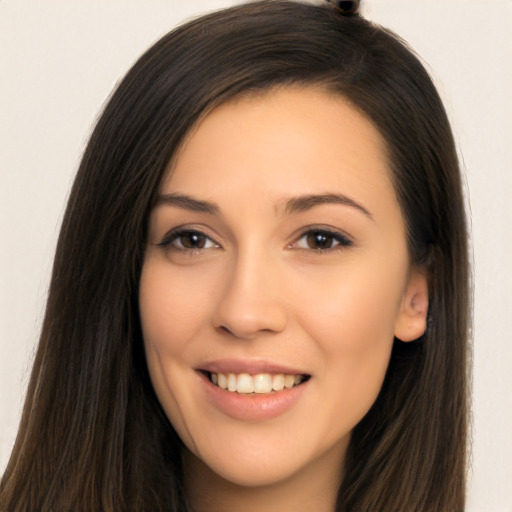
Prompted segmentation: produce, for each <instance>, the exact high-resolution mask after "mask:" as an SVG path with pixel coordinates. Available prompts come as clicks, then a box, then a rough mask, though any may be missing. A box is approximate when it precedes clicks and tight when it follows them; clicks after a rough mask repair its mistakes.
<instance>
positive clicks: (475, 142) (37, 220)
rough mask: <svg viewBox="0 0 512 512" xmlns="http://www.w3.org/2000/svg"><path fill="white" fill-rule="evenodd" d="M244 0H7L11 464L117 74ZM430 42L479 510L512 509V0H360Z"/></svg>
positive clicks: (420, 42) (4, 274) (2, 29)
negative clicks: (69, 222) (445, 154)
mask: <svg viewBox="0 0 512 512" xmlns="http://www.w3.org/2000/svg"><path fill="white" fill-rule="evenodd" d="M234 3H236V2H235V1H234V0H187V1H184V0H183V1H175V0H165V1H163V0H152V2H145V1H143V0H117V1H106V2H99V1H98V0H69V1H66V2H59V1H41V0H0V235H1V245H0V301H1V302H0V322H1V324H0V327H1V329H0V333H1V334H0V473H1V472H3V470H4V468H5V465H6V464H7V460H8V457H9V453H10V450H11V448H12V445H13V442H14V438H15V435H16V430H17V425H18V421H19V418H20V413H21V408H22V404H23V396H24V393H25V389H26V385H27V381H28V377H29V372H30V366H31V362H32V358H33V354H34V350H35V346H36V343H37V339H38V332H39V329H40V326H41V321H42V316H43V311H44V303H45V297H46V291H47V287H48V281H49V277H50V271H51V264H52V258H53V251H54V248H55V243H56V239H57V235H58V230H59V224H60V221H61V218H62V212H63V208H64V205H65V201H66V197H67V194H68V191H69V187H70V184H71V181H72V178H73V175H74V173H75V171H76V169H77V166H78V163H79V159H80V156H81V153H82V151H83V149H84V146H85V143H86V140H87V138H88V135H89V133H90V131H91V128H92V125H93V123H94V121H95V118H96V116H97V114H98V112H99V111H100V109H101V107H102V105H103V103H104V101H105V100H106V98H107V97H108V95H109V93H110V91H111V90H112V88H113V87H114V85H115V84H116V82H117V81H118V80H119V79H120V78H121V77H122V76H123V74H124V73H125V72H126V71H127V70H128V68H129V67H130V65H131V64H132V63H133V62H134V60H135V59H136V58H137V57H138V56H139V55H140V54H141V53H142V52H143V51H144V50H145V49H146V48H147V47H148V46H149V45H150V44H151V43H152V42H154V41H155V40H156V39H157V38H159V37H160V36H162V35H163V34H165V33H166V32H168V31H169V30H170V29H171V28H172V27H174V26H175V25H176V24H178V23H180V22H182V21H183V20H185V19H187V18H189V17H191V16H194V15H197V14H199V13H203V12H205V11H208V10H212V9H217V8H221V7H226V6H229V5H233V4H234ZM362 13H363V15H365V16H366V17H368V18H369V19H371V20H374V21H376V22H379V23H382V24H383V25H385V26H388V27H390V28H392V29H393V30H394V31H396V32H397V33H398V34H400V35H401V36H402V37H404V38H405V39H406V40H407V41H409V43H410V44H411V45H412V47H413V48H414V49H415V50H416V51H417V52H418V53H419V55H420V56H421V57H422V59H423V60H424V62H425V63H426V65H427V68H428V69H429V70H430V72H431V74H432V75H433V76H434V78H435V81H436V84H437V86H438V88H439V90H440V92H441V95H442V96H443V98H444V101H445V104H446V107H447V110H448V114H449V116H450V119H451V121H452V125H453V129H454V132H455V137H456V139H457V142H458V146H459V149H460V151H459V153H460V157H461V161H462V164H463V166H464V168H465V179H466V183H467V192H468V193H469V203H468V204H469V206H470V216H471V224H472V232H473V237H472V247H473V252H474V275H475V277H474V285H475V290H476V293H475V315H474V377H473V404H474V422H473V423H474V425H473V455H472V468H471V474H470V486H469V490H468V493H469V495H468V509H467V510H468V511H470V512H480V511H485V512H502V511H503V512H505V511H507V512H510V511H512V434H511V432H512V336H511V334H510V331H511V329H510V327H509V321H510V320H511V319H512V299H511V297H512V206H511V203H512V199H511V195H512V99H511V98H512V95H511V94H510V91H512V64H511V63H512V1H511V0H489V1H487V2H482V1H481V0H363V2H362Z"/></svg>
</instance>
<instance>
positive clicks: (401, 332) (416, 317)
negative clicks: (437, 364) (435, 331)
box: [395, 268, 428, 341]
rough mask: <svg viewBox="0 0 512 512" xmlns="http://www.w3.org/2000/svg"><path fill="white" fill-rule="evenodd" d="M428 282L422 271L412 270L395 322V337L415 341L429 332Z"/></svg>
mask: <svg viewBox="0 0 512 512" xmlns="http://www.w3.org/2000/svg"><path fill="white" fill-rule="evenodd" d="M427 313H428V280H427V276H426V274H425V272H424V271H422V270H421V269H414V268H413V269H411V273H410V276H409V280H408V283H407V287H406V289H405V293H404V296H403V299H402V305H401V306H400V311H399V313H398V317H397V319H396V322H395V337H396V338H398V339H399V340H401V341H414V340H417V339H418V338H420V337H421V336H423V334H425V331H426V330H427Z"/></svg>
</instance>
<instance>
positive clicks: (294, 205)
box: [284, 194, 373, 220]
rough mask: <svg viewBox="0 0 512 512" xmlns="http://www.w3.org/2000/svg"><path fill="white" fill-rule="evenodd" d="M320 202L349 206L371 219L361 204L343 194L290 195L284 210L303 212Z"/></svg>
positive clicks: (287, 211) (371, 216)
mask: <svg viewBox="0 0 512 512" xmlns="http://www.w3.org/2000/svg"><path fill="white" fill-rule="evenodd" d="M322 204H342V205H344V206H350V207H352V208H355V209H357V210H359V211H360V212H362V213H363V214H364V215H366V217H368V218H369V219H370V220H373V215H372V214H371V213H370V212H369V211H368V210H367V209H366V208H365V207H364V206H363V205H362V204H360V203H358V202H357V201H355V200H354V199H352V198H351V197H348V196H346V195H344V194H309V195H304V196H298V197H292V198H291V199H288V200H287V201H286V202H285V208H284V211H285V212H286V213H294V212H304V211H307V210H310V209H311V208H314V207H315V206H319V205H322Z"/></svg>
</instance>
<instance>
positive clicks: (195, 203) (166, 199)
mask: <svg viewBox="0 0 512 512" xmlns="http://www.w3.org/2000/svg"><path fill="white" fill-rule="evenodd" d="M160 205H168V206H177V207H178V208H183V209H185V210H190V211H193V212H205V213H211V214H218V213H219V212H220V208H219V207H218V206H217V205H216V204H215V203H212V202H211V201H204V200H201V199H194V198H193V197H190V196H188V195H186V194H160V195H159V196H158V198H157V201H156V206H160Z"/></svg>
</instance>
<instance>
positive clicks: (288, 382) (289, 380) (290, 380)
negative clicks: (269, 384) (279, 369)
mask: <svg viewBox="0 0 512 512" xmlns="http://www.w3.org/2000/svg"><path fill="white" fill-rule="evenodd" d="M294 384H295V375H285V376H284V387H285V388H293V385H294Z"/></svg>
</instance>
